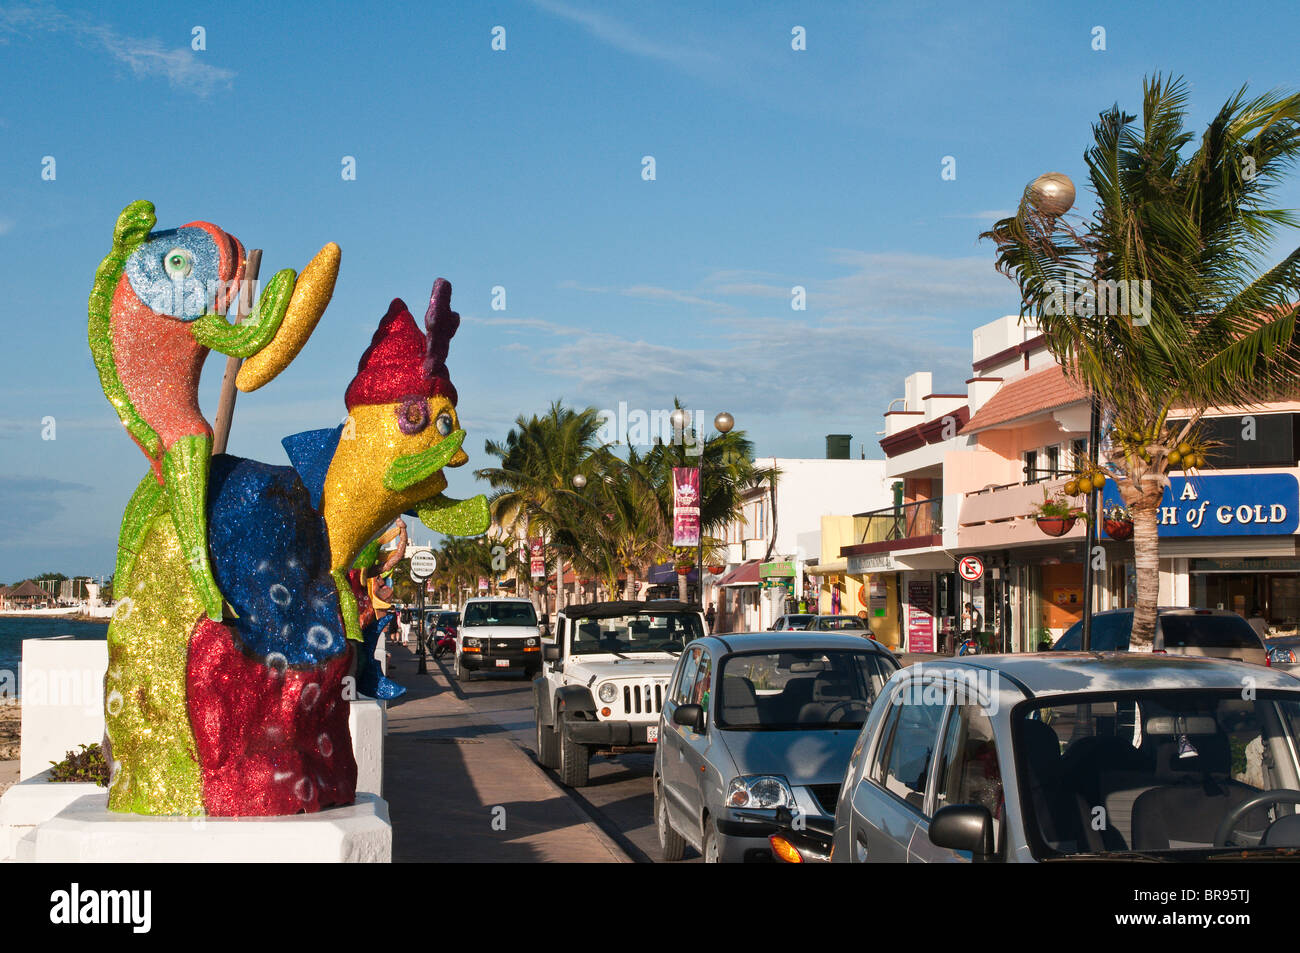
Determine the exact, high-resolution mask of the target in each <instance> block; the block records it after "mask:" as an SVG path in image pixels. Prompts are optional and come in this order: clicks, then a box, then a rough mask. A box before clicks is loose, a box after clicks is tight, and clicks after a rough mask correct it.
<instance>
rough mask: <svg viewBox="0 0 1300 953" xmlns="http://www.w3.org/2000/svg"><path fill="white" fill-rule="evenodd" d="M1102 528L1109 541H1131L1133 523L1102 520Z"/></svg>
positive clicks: (1119, 520)
mask: <svg viewBox="0 0 1300 953" xmlns="http://www.w3.org/2000/svg"><path fill="white" fill-rule="evenodd" d="M1101 525H1102V528H1103V529H1105V530H1106V535H1107V536H1109V537H1110V538H1111V539H1131V538H1132V536H1133V521H1132V520H1126V519H1118V520H1113V519H1105V520H1102V524H1101Z"/></svg>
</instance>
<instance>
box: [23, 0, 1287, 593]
mask: <svg viewBox="0 0 1300 953" xmlns="http://www.w3.org/2000/svg"><path fill="white" fill-rule="evenodd" d="M701 6H707V7H708V9H699V7H701ZM719 6H720V5H714V4H709V5H699V4H691V3H655V4H645V3H612V2H602V3H594V2H589V0H533V2H520V3H463V4H439V5H436V6H435V5H430V4H421V3H414V4H400V3H399V4H388V5H385V6H383V7H382V8H379V7H365V6H363V5H357V4H344V3H319V4H316V3H313V4H307V3H283V4H274V5H263V4H258V5H254V4H245V3H235V2H223V3H220V4H203V3H195V4H183V5H182V4H176V5H171V6H161V7H160V6H154V5H144V4H130V3H122V4H114V5H113V6H112V8H111V9H107V8H103V7H101V6H100V5H90V4H86V5H83V6H71V5H46V4H36V5H0V90H3V92H4V95H3V96H0V278H2V279H3V289H4V299H5V301H4V306H3V308H0V332H2V336H0V340H3V347H2V348H0V580H3V581H6V582H9V581H13V580H14V579H16V578H19V577H21V576H25V575H30V574H33V573H36V572H40V571H42V570H45V569H58V570H60V571H63V572H66V573H69V574H72V573H94V574H98V573H107V572H110V571H111V569H112V562H113V547H114V545H115V541H116V533H117V525H118V522H119V520H120V517H121V512H122V508H123V507H124V505H125V503H126V500H127V498H128V497H129V495H130V492H131V490H132V488H133V487H134V485H135V484H136V482H137V481H138V480H139V478H140V476H141V475H142V473H143V472H144V469H145V461H144V458H143V456H141V454H140V453H139V451H138V450H136V449H135V447H134V446H133V445H132V444H131V443H130V442H129V440H128V439H127V438H126V436H125V435H124V434H123V433H122V432H121V427H120V425H119V424H118V422H117V420H116V417H115V415H114V414H113V412H112V410H111V408H110V407H109V405H108V404H107V402H106V401H105V399H104V397H103V395H102V393H101V391H100V389H99V385H98V380H97V378H96V375H95V371H94V367H93V365H92V363H91V359H90V354H89V351H88V349H87V346H86V298H87V294H88V292H89V287H90V281H91V278H92V276H93V273H94V270H95V267H96V265H97V264H98V263H99V261H100V259H101V258H102V257H103V255H104V254H105V252H106V251H107V249H108V246H109V240H110V237H111V233H112V227H113V222H114V221H115V219H116V217H117V214H118V212H119V211H120V210H121V209H122V208H123V207H124V206H125V205H126V204H127V203H129V202H131V201H133V200H135V199H139V198H147V199H149V200H151V201H152V202H154V204H155V205H156V207H157V210H158V217H159V227H171V226H175V225H179V224H182V223H185V222H188V221H192V220H195V219H202V220H207V221H212V222H215V223H216V224H218V225H220V226H221V227H223V228H225V229H226V230H228V231H230V232H231V233H233V234H234V235H236V236H237V237H239V238H240V239H241V240H242V241H243V242H244V244H245V245H246V246H247V247H250V248H252V247H260V248H262V249H264V259H263V275H264V276H266V275H269V274H270V273H272V272H273V271H274V270H277V269H279V268H283V267H293V268H296V269H301V267H302V266H303V265H304V264H305V263H306V262H307V261H308V260H309V258H310V257H311V255H312V254H313V253H314V252H315V251H316V250H317V249H318V248H319V247H320V246H321V245H322V244H323V243H325V242H327V241H336V242H338V243H339V244H340V245H341V246H342V248H343V265H342V270H341V273H340V277H339V282H338V287H337V290H336V293H335V297H334V301H333V303H332V304H331V305H330V308H329V311H328V312H327V313H326V315H325V318H324V319H323V321H322V322H321V325H320V327H319V328H318V330H317V331H316V334H315V335H314V336H313V338H312V340H311V342H310V343H309V344H308V346H307V348H306V349H305V351H304V352H303V353H302V355H301V356H300V357H299V358H298V360H297V361H296V362H295V363H294V365H293V366H292V367H290V369H289V370H288V371H286V372H285V373H284V374H283V375H281V376H280V377H279V378H278V379H277V380H276V381H275V382H274V383H272V384H271V385H269V386H268V387H266V388H265V389H264V390H262V391H258V392H257V393H254V394H251V395H241V397H240V400H239V404H238V408H237V411H236V416H235V425H234V431H233V434H232V438H231V451H232V452H234V453H239V454H242V455H245V456H250V457H255V458H257V459H261V460H267V461H271V462H277V463H280V462H284V456H283V452H282V450H281V448H280V445H279V440H280V438H281V437H282V436H284V435H286V434H289V433H293V432H296V431H299V430H304V429H310V428H316V427H323V426H329V425H332V424H335V423H337V422H338V421H339V420H340V419H341V418H342V416H343V413H344V409H343V402H342V395H343V390H344V388H345V387H346V385H347V383H348V381H349V380H350V379H351V377H352V375H353V372H354V370H355V367H356V362H357V359H358V358H359V356H360V354H361V351H362V350H363V349H364V347H365V346H366V344H367V343H368V341H369V338H370V335H371V333H372V332H373V330H374V327H375V325H376V323H377V322H378V320H379V318H380V317H381V316H382V314H383V313H384V311H385V309H386V306H387V303H388V301H389V300H390V299H391V298H393V297H402V298H404V299H406V301H407V302H408V304H409V305H410V307H411V309H412V311H413V312H415V314H416V315H417V317H418V316H419V315H421V314H422V313H423V308H424V306H425V304H426V302H427V297H428V293H429V289H430V288H431V286H432V284H433V279H434V278H435V277H437V276H443V277H446V278H448V279H449V280H450V281H451V282H452V284H453V287H454V289H455V293H454V297H453V306H454V307H455V308H456V309H457V310H458V311H460V312H461V315H462V317H463V319H464V320H463V324H462V327H461V331H460V333H459V334H458V335H457V337H456V339H455V340H454V341H453V342H452V348H451V354H450V357H449V361H448V363H449V365H450V368H451V373H452V379H453V381H454V382H455V384H456V386H457V388H458V390H459V392H460V405H459V406H460V413H461V418H462V421H463V423H464V425H465V426H466V428H467V429H468V431H469V439H468V440H467V442H466V447H467V448H468V449H469V451H470V453H471V465H470V467H466V468H463V469H462V470H461V471H459V472H457V473H455V474H453V475H452V486H451V492H453V493H454V494H456V495H467V494H470V493H473V492H476V491H477V490H478V489H481V488H480V487H476V486H475V481H474V479H473V477H472V474H471V473H470V472H469V471H470V470H471V469H472V468H473V467H476V466H484V465H487V464H488V460H487V459H486V458H485V457H484V455H483V453H482V446H483V441H484V440H485V439H488V438H499V437H501V436H503V435H504V433H505V432H506V430H507V429H508V428H509V425H510V423H511V421H512V420H513V419H514V418H515V417H516V416H517V415H519V414H521V413H524V414H530V413H534V412H540V411H541V410H543V409H544V408H545V407H546V406H547V405H548V404H549V402H550V401H551V400H553V399H557V398H562V399H564V400H565V401H566V402H567V403H570V404H575V405H578V406H586V405H593V406H596V407H599V408H610V409H614V408H617V407H618V405H619V402H620V401H626V402H627V403H628V405H629V406H631V407H634V408H636V407H639V408H646V409H654V408H664V407H671V406H672V399H673V397H674V396H678V397H680V398H681V399H682V401H683V402H684V403H685V404H686V405H687V406H689V407H691V408H695V409H698V410H700V411H703V412H704V413H705V414H706V415H707V417H708V418H712V416H713V414H714V413H715V412H716V411H718V410H722V409H727V410H730V411H731V412H732V413H733V414H735V416H736V418H737V422H738V426H739V427H741V428H744V429H746V430H747V431H749V433H750V434H751V436H752V437H753V439H754V441H755V445H756V449H757V451H758V452H759V453H760V454H762V455H778V456H821V455H822V454H823V453H824V435H825V434H827V433H851V434H853V435H854V443H853V453H854V455H857V453H858V452H859V448H860V446H861V445H862V444H863V442H865V443H866V448H867V453H868V455H869V456H879V455H880V451H879V448H878V446H877V445H876V442H875V441H876V439H877V437H876V435H875V434H876V431H878V430H880V429H881V416H880V415H881V413H882V412H883V411H884V410H885V407H886V405H887V403H888V402H889V400H890V399H892V398H893V397H896V396H898V395H899V394H901V392H902V379H903V377H904V376H906V375H907V374H908V373H911V372H912V371H914V370H931V371H933V372H934V373H935V386H936V389H938V390H962V389H964V388H963V385H962V381H964V379H965V378H966V377H967V376H969V370H970V367H969V361H970V332H971V330H972V329H973V328H974V327H976V326H978V325H980V324H983V323H985V322H987V321H990V320H993V319H994V318H996V317H998V316H999V315H1001V314H1004V313H1010V312H1013V311H1014V310H1015V309H1016V299H1015V294H1014V290H1013V286H1012V285H1011V283H1010V282H1009V281H1007V280H1006V279H1005V278H1002V277H1000V276H999V275H997V274H996V273H995V272H994V271H993V268H992V259H993V252H992V249H991V247H990V246H989V245H988V244H987V243H985V244H983V245H981V244H980V243H979V242H978V241H977V235H978V232H979V231H980V230H981V229H982V228H984V227H987V225H988V224H989V223H990V222H991V221H992V220H993V218H994V216H995V215H997V214H999V213H1002V212H1004V210H1008V209H1011V208H1013V207H1014V204H1015V202H1016V201H1017V199H1018V197H1019V195H1020V192H1021V190H1022V189H1023V187H1024V185H1025V183H1026V182H1028V181H1029V180H1030V179H1032V178H1034V177H1035V176H1036V175H1038V174H1039V173H1041V172H1045V171H1051V170H1055V171H1061V172H1065V173H1067V174H1069V175H1071V176H1073V177H1074V178H1075V180H1076V181H1077V182H1082V180H1083V167H1082V162H1081V155H1082V152H1083V149H1084V148H1085V146H1086V143H1087V140H1088V135H1089V123H1090V122H1091V121H1092V120H1093V119H1094V118H1095V116H1096V114H1097V113H1098V112H1099V111H1101V110H1102V109H1104V108H1105V107H1107V106H1108V105H1110V104H1111V103H1112V102H1115V101H1119V102H1120V103H1121V104H1122V105H1124V106H1126V107H1128V108H1129V109H1130V111H1132V110H1135V109H1136V107H1137V105H1138V102H1139V96H1140V89H1141V80H1142V77H1143V75H1144V74H1146V73H1150V72H1152V71H1154V70H1165V71H1172V72H1175V73H1182V74H1183V75H1185V76H1186V78H1187V80H1188V81H1189V84H1190V87H1191V91H1192V113H1191V120H1192V122H1193V124H1195V125H1200V124H1202V123H1203V122H1204V121H1205V120H1206V119H1207V118H1208V116H1209V115H1210V114H1211V113H1212V112H1213V111H1214V110H1215V109H1216V108H1217V107H1218V106H1219V105H1221V104H1222V102H1223V101H1224V100H1225V99H1226V98H1227V97H1228V96H1229V95H1230V94H1231V93H1232V92H1233V91H1234V90H1235V89H1236V88H1237V87H1238V86H1239V85H1241V84H1242V83H1249V84H1250V86H1251V89H1252V90H1253V91H1255V92H1263V91H1264V90H1266V89H1269V88H1274V87H1288V86H1294V85H1296V82H1297V78H1296V74H1295V68H1294V44H1293V43H1292V42H1291V39H1292V38H1294V37H1295V36H1297V35H1300V30H1298V29H1297V27H1300V22H1298V21H1300V9H1298V8H1296V7H1295V6H1294V5H1293V4H1286V3H1271V4H1269V3H1266V4H1260V5H1255V6H1252V7H1251V11H1250V15H1248V16H1246V15H1242V16H1230V15H1228V13H1227V12H1226V9H1225V8H1224V7H1223V5H1222V4H1220V3H1189V4H1178V5H1177V6H1176V10H1177V13H1176V15H1174V12H1173V11H1174V9H1175V8H1174V7H1170V6H1168V5H1166V4H1143V3H1104V2H1103V3H1098V2H1092V3H1054V4H1051V5H1045V4H1041V3H1039V4H1034V3H1007V4H999V5H997V10H985V9H979V8H976V5H969V4H958V3H953V4H944V3H934V4H927V3H907V4H900V5H898V6H897V7H896V8H891V7H884V6H879V5H876V4H862V3H844V4H835V3H821V4H798V3H758V4H751V3H745V4H740V3H737V4H734V5H732V9H731V10H730V11H729V12H728V11H723V10H721V9H718V7H719ZM268 7H270V9H268ZM361 10H365V11H366V12H365V13H364V14H362V13H359V12H358V11H361ZM381 10H382V13H381V12H380V11H381ZM796 25H798V26H803V27H804V28H805V29H806V34H807V49H806V50H804V51H801V52H796V51H793V50H792V49H791V43H790V41H791V30H792V28H793V27H794V26H796ZM196 26H201V27H203V28H204V31H205V33H206V50H203V51H199V52H195V51H193V50H192V49H191V37H192V31H193V28H194V27H196ZM496 26H502V27H504V28H505V31H506V33H505V35H506V50H505V51H504V52H495V51H493V50H492V49H491V41H492V30H493V27H496ZM1096 26H1101V27H1104V29H1105V31H1106V34H1105V36H1106V49H1105V50H1104V51H1095V50H1093V49H1092V40H1093V35H1092V30H1093V28H1094V27H1096ZM647 155H650V156H653V157H654V158H655V164H656V179H655V180H654V181H645V180H643V179H642V176H641V170H642V157H643V156H647ZM45 156H52V157H54V159H55V162H56V166H55V168H56V178H55V179H54V180H53V181H46V180H43V179H42V177H41V170H42V160H43V157H45ZM344 156H353V157H355V159H356V179H355V181H345V180H344V179H343V178H342V176H341V174H340V172H341V168H342V165H341V163H342V159H343V157H344ZM945 156H953V157H954V158H955V159H956V169H957V177H956V179H955V180H953V181H944V180H943V179H942V178H941V175H940V172H941V163H942V161H943V157H945ZM1297 191H1298V189H1297V188H1296V187H1295V185H1294V184H1290V185H1288V187H1287V188H1286V189H1285V190H1283V192H1282V194H1281V201H1282V202H1283V203H1284V204H1286V205H1287V206H1288V207H1295V206H1297V205H1300V195H1297ZM1080 202H1081V204H1082V203H1086V202H1090V199H1089V197H1088V195H1087V194H1086V193H1082V194H1081V196H1080ZM1291 244H1292V245H1294V244H1295V241H1294V240H1292V242H1291ZM497 285H500V286H504V287H505V289H506V310H504V311H494V310H492V308H491V295H492V288H493V287H494V286H497ZM794 285H802V286H804V287H805V288H806V289H807V310H805V311H793V310H792V309H791V307H790V289H791V287H792V286H794ZM223 364H224V358H222V357H220V356H219V355H217V356H214V357H212V358H210V359H209V361H208V365H207V368H206V371H205V374H204V379H203V394H202V400H203V407H204V409H205V412H206V413H207V416H208V417H209V419H211V418H212V416H213V415H214V412H215V407H216V395H217V390H218V388H219V385H220V379H221V372H222V368H223ZM45 417H53V418H54V419H55V422H56V426H57V430H56V439H54V440H42V420H43V418H45ZM425 535H427V534H424V533H417V536H420V537H424V536H425Z"/></svg>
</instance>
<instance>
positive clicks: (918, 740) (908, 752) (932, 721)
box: [875, 680, 946, 811]
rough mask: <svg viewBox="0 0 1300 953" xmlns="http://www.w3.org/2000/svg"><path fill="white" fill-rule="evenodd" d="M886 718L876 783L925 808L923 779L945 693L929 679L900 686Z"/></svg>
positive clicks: (920, 808) (932, 751)
mask: <svg viewBox="0 0 1300 953" xmlns="http://www.w3.org/2000/svg"><path fill="white" fill-rule="evenodd" d="M900 690H901V691H902V695H901V696H896V697H895V698H894V699H893V701H894V702H896V704H895V707H894V712H892V713H891V714H890V715H889V716H888V717H889V718H890V719H891V721H890V724H888V725H886V727H885V732H886V733H885V736H884V737H885V741H884V743H883V744H882V745H881V750H880V752H879V754H878V756H877V757H878V761H877V765H876V772H875V780H876V783H877V784H879V785H880V786H881V787H883V788H884V789H885V790H887V791H889V792H890V793H891V794H894V795H896V796H897V797H899V798H901V799H902V800H904V801H906V802H907V803H908V804H910V805H912V807H914V808H916V809H917V811H923V810H924V808H925V781H926V776H927V775H928V774H929V773H930V762H931V760H932V758H933V756H934V748H935V745H936V744H937V742H938V734H939V722H940V719H941V718H942V716H943V711H944V700H945V695H946V692H945V691H944V689H943V688H942V687H941V686H940V685H938V684H936V683H935V682H933V681H932V680H930V681H927V682H925V683H923V682H920V681H913V682H910V683H908V684H907V685H904V686H901V688H900Z"/></svg>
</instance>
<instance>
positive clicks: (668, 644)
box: [533, 599, 707, 788]
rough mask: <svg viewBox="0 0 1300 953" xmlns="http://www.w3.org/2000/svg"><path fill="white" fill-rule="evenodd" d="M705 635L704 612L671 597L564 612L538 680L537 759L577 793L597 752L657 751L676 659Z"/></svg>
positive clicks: (545, 645)
mask: <svg viewBox="0 0 1300 953" xmlns="http://www.w3.org/2000/svg"><path fill="white" fill-rule="evenodd" d="M706 631H707V630H706V629H705V626H704V615H703V614H702V613H701V612H700V609H699V606H693V605H688V604H686V603H683V602H675V601H670V600H666V599H665V600H655V601H653V602H596V603H592V604H590V605H584V606H569V607H567V608H565V609H562V610H560V612H559V614H558V615H557V616H556V619H555V625H554V627H553V629H552V633H551V634H550V635H549V636H547V637H546V638H545V639H544V641H543V643H542V673H541V675H539V676H538V677H537V678H535V679H534V680H533V715H534V717H535V719H536V721H537V760H538V761H539V762H540V763H541V764H543V765H545V766H546V767H548V768H556V769H558V770H559V772H560V780H562V781H563V782H564V783H565V784H566V785H568V786H569V787H575V788H576V787H582V786H583V785H585V784H586V783H587V775H588V769H589V767H590V763H591V756H592V755H593V754H623V753H625V752H629V751H654V746H655V744H656V743H657V742H658V741H659V712H660V709H661V708H662V707H663V700H664V696H665V695H666V694H667V692H668V680H669V678H670V677H671V675H672V673H673V668H674V667H675V666H676V664H677V657H678V656H679V655H680V654H681V652H682V649H683V648H685V647H686V643H688V642H690V641H692V640H694V639H697V638H700V637H701V636H703V635H704V634H705V632H706Z"/></svg>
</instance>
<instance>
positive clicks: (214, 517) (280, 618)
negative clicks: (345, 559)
mask: <svg viewBox="0 0 1300 953" xmlns="http://www.w3.org/2000/svg"><path fill="white" fill-rule="evenodd" d="M208 548H209V550H210V552H211V555H212V574H213V576H214V578H215V579H216V580H217V584H218V585H219V586H220V587H221V591H222V594H223V595H224V596H225V597H226V601H227V602H228V603H230V606H231V608H232V609H234V610H235V615H236V617H235V618H234V619H232V620H228V622H227V624H228V625H229V626H230V627H231V629H233V630H234V632H235V633H236V635H237V636H238V637H239V640H240V641H241V642H242V643H243V644H244V646H246V647H247V649H248V650H249V651H250V652H252V653H253V654H255V655H257V656H260V657H262V658H263V659H266V660H267V664H271V663H272V661H275V660H283V662H284V663H285V664H287V665H290V666H301V665H308V666H310V665H320V664H322V663H324V662H326V661H328V660H330V659H333V658H335V657H337V656H338V655H339V654H340V653H341V652H344V651H346V644H347V638H346V634H345V633H344V631H343V623H342V618H341V616H340V611H339V598H338V591H337V590H336V589H335V588H334V580H333V579H332V578H331V576H330V572H329V542H328V538H327V537H326V534H325V521H324V520H323V519H321V517H320V514H319V513H317V512H316V510H315V508H314V507H313V506H312V504H311V501H310V500H309V499H308V491H307V488H306V487H305V486H304V485H303V482H302V481H301V480H300V479H299V478H298V475H297V474H296V473H295V472H294V471H293V470H292V469H290V468H289V467H273V466H271V465H269V464H266V463H259V462H257V461H256V460H245V459H243V458H241V457H233V456H229V455H226V454H218V455H217V456H215V457H213V458H212V465H211V472H210V476H209V483H208Z"/></svg>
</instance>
